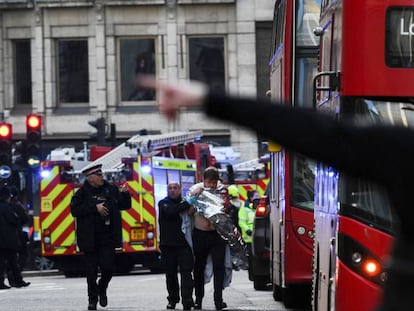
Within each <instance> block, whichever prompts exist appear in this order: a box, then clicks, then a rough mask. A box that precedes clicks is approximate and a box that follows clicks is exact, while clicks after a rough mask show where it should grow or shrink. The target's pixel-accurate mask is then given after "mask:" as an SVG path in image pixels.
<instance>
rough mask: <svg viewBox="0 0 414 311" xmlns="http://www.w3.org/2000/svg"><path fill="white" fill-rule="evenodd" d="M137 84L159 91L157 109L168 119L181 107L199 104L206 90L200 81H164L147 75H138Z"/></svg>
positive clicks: (174, 115)
mask: <svg viewBox="0 0 414 311" xmlns="http://www.w3.org/2000/svg"><path fill="white" fill-rule="evenodd" d="M137 84H138V85H139V86H140V87H146V88H151V89H155V90H156V91H158V92H159V95H158V99H159V102H158V104H159V110H160V112H161V113H164V114H165V115H166V116H167V118H168V119H175V117H176V115H177V111H178V110H179V109H180V108H181V107H183V108H186V107H188V108H189V107H196V106H200V105H201V104H202V103H203V100H204V98H205V96H206V95H207V92H208V87H207V85H206V84H204V83H202V82H197V81H180V82H176V83H164V82H160V81H158V80H156V79H155V78H154V77H153V76H148V75H140V76H138V77H137Z"/></svg>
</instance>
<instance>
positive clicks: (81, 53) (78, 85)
mask: <svg viewBox="0 0 414 311" xmlns="http://www.w3.org/2000/svg"><path fill="white" fill-rule="evenodd" d="M88 69H89V64H88V40H86V39H82V40H58V70H59V72H58V79H59V84H58V85H59V100H60V103H63V104H64V103H88V102H89V70H88Z"/></svg>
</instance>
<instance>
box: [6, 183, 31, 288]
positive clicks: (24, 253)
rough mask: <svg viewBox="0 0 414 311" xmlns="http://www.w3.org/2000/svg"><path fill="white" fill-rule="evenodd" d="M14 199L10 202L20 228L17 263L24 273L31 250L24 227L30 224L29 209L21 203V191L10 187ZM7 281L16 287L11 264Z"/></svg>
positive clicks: (18, 228)
mask: <svg viewBox="0 0 414 311" xmlns="http://www.w3.org/2000/svg"><path fill="white" fill-rule="evenodd" d="M10 191H11V194H12V198H11V200H10V206H11V207H12V210H13V211H14V213H15V214H16V215H17V220H18V226H17V232H18V236H19V248H18V249H17V258H18V260H17V262H18V264H19V269H20V271H23V269H24V267H25V265H26V262H27V258H28V256H29V250H28V245H27V243H28V242H29V237H28V235H27V232H26V231H24V230H23V226H25V225H27V224H28V223H29V215H28V213H27V209H26V208H25V207H24V205H23V203H22V202H20V201H19V197H18V195H19V191H18V190H17V188H16V187H10ZM7 279H8V280H9V284H10V286H14V284H15V281H14V274H13V272H12V267H11V263H10V262H8V264H7Z"/></svg>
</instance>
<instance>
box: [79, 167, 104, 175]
mask: <svg viewBox="0 0 414 311" xmlns="http://www.w3.org/2000/svg"><path fill="white" fill-rule="evenodd" d="M82 173H83V174H85V175H86V176H89V175H93V174H95V175H102V164H97V165H94V166H92V167H88V168H86V169H84V170H83V171H82Z"/></svg>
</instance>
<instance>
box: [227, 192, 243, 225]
mask: <svg viewBox="0 0 414 311" xmlns="http://www.w3.org/2000/svg"><path fill="white" fill-rule="evenodd" d="M227 192H228V194H229V206H228V207H227V209H226V213H227V214H228V215H229V216H230V218H231V220H232V221H233V224H234V225H235V226H236V227H237V230H238V231H239V232H241V229H240V227H239V209H240V207H241V206H242V205H243V202H242V200H240V198H239V189H238V188H237V186H236V185H230V186H228V187H227Z"/></svg>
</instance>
